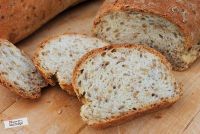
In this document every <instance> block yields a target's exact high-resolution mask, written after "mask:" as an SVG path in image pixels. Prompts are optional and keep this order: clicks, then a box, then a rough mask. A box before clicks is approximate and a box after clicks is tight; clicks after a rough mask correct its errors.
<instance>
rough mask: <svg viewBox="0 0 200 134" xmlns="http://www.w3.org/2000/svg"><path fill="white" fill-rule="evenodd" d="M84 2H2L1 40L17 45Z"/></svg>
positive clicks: (27, 0) (6, 0)
mask: <svg viewBox="0 0 200 134" xmlns="http://www.w3.org/2000/svg"><path fill="white" fill-rule="evenodd" d="M81 1H84V0H0V38H3V39H7V40H9V41H11V42H12V43H16V42H17V41H20V40H21V39H23V38H25V37H26V36H28V35H30V34H31V33H33V32H34V31H35V30H37V29H38V28H39V27H41V26H42V25H43V24H44V23H46V22H47V21H49V20H50V19H52V18H53V17H55V16H56V15H57V14H59V13H60V12H62V11H63V10H65V9H66V8H68V7H70V6H72V5H75V4H77V3H79V2H81Z"/></svg>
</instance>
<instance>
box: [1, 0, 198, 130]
mask: <svg viewBox="0 0 200 134" xmlns="http://www.w3.org/2000/svg"><path fill="white" fill-rule="evenodd" d="M101 4H102V1H101V0H99V1H98V0H97V1H90V2H87V3H84V4H81V5H80V6H77V7H75V8H71V9H70V10H67V11H65V12H63V13H62V14H60V15H59V16H58V17H56V18H55V19H54V20H52V21H51V22H49V23H48V24H47V25H45V26H44V27H42V28H41V29H40V30H38V31H37V32H35V33H34V34H33V35H32V36H30V37H29V38H27V39H26V40H24V41H22V42H20V43H18V44H17V46H18V47H19V48H20V49H22V50H24V51H25V52H26V53H27V54H28V55H29V56H30V57H32V56H33V55H34V51H35V49H36V47H37V46H38V45H39V43H40V42H41V41H43V40H45V39H46V38H48V37H51V36H55V35H58V34H62V33H66V32H67V33H69V32H76V33H86V34H88V35H91V26H92V22H93V18H94V16H95V14H96V12H97V10H98V8H99V7H100V5H101ZM174 74H175V76H176V78H177V80H178V81H179V82H182V83H183V84H184V95H183V97H182V98H181V100H180V101H178V102H177V103H176V104H175V105H173V106H172V107H170V108H168V109H165V110H162V111H159V112H155V113H151V114H148V115H145V116H143V117H139V118H137V119H135V120H133V121H130V122H127V123H125V124H122V125H119V126H116V127H111V128H108V129H104V130H96V129H93V128H90V127H88V126H87V125H86V124H85V123H84V122H83V121H82V120H81V118H80V116H79V112H80V106H81V104H80V102H78V100H77V99H76V98H75V97H70V96H69V95H67V93H66V92H64V91H62V90H61V89H60V88H59V87H58V86H56V87H48V88H46V89H44V90H43V91H42V97H41V98H40V99H38V100H36V101H31V100H26V99H22V98H19V97H17V96H16V95H15V94H12V93H11V92H10V91H9V90H7V89H5V88H3V87H0V94H1V97H0V113H1V114H0V119H1V125H0V134H1V133H2V134H12V133H19V134H36V133H37V134H65V133H67V134H76V133H80V134H94V133H95V134H160V133H162V134H171V133H175V134H176V133H187V134H190V133H193V134H198V133H200V127H199V122H200V97H199V96H200V59H199V60H198V61H197V62H196V63H195V64H194V65H193V66H192V67H191V68H190V69H189V70H187V71H185V72H174ZM21 117H27V118H28V121H29V125H28V126H24V127H18V128H12V129H4V126H3V122H2V121H3V120H7V119H15V118H21Z"/></svg>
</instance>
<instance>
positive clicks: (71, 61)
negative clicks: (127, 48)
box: [34, 34, 107, 95]
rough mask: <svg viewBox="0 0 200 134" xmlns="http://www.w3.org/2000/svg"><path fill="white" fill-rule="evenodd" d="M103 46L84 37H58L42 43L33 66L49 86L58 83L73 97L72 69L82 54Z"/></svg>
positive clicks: (67, 35)
mask: <svg viewBox="0 0 200 134" xmlns="http://www.w3.org/2000/svg"><path fill="white" fill-rule="evenodd" d="M105 45H107V43H105V42H103V41H101V40H99V39H97V38H93V37H88V36H85V35H79V34H64V35H60V36H58V37H55V38H52V39H50V40H48V41H46V42H44V43H42V45H41V48H40V49H39V51H38V52H37V54H36V57H35V60H34V61H35V65H36V67H37V68H38V69H39V70H40V72H41V73H42V74H43V76H44V77H45V78H46V80H47V82H48V83H49V84H51V85H55V83H56V82H58V83H59V85H60V86H61V88H62V89H64V90H66V91H67V92H68V93H69V94H72V95H73V94H74V95H75V93H74V91H73V88H72V85H71V76H72V71H73V67H74V66H75V64H76V62H77V61H78V59H79V58H80V57H81V56H82V55H83V54H85V53H86V52H88V51H90V50H92V49H94V48H99V47H103V46H105Z"/></svg>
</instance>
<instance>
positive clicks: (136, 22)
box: [94, 0, 200, 71]
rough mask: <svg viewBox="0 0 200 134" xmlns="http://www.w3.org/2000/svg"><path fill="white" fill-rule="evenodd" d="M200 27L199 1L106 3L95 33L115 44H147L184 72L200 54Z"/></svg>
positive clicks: (122, 0) (114, 0)
mask: <svg viewBox="0 0 200 134" xmlns="http://www.w3.org/2000/svg"><path fill="white" fill-rule="evenodd" d="M199 24H200V3H199V2H198V1H197V0H191V1H182V0H179V1H176V0H169V1H167V2H163V0H156V1H155V0H141V1H139V0H106V2H105V4H104V5H103V7H102V8H101V10H100V11H99V13H98V15H97V17H96V19H95V21H94V33H95V35H96V36H97V37H99V38H102V39H104V40H106V41H108V42H110V43H113V44H124V43H128V44H135V43H136V44H147V45H149V46H150V47H152V48H155V49H157V50H159V51H160V52H161V53H162V54H164V55H165V56H166V57H167V59H168V60H169V61H170V62H171V64H172V66H173V69H174V70H179V71H181V70H185V69H187V68H188V67H189V66H190V65H191V64H192V63H193V62H194V61H195V60H196V59H197V58H198V57H199V55H200V43H199V42H200V29H199V28H198V27H199Z"/></svg>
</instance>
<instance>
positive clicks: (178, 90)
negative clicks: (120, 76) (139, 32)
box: [72, 45, 182, 128]
mask: <svg viewBox="0 0 200 134" xmlns="http://www.w3.org/2000/svg"><path fill="white" fill-rule="evenodd" d="M118 48H128V49H131V48H133V49H134V48H136V49H139V50H142V51H148V52H150V53H152V54H154V55H156V56H158V57H159V58H160V59H161V62H162V63H163V64H164V65H166V67H167V68H168V69H169V71H170V72H171V75H173V74H172V69H171V65H170V63H169V62H168V61H167V60H166V58H165V57H164V56H163V55H162V54H160V53H159V52H158V51H156V50H154V49H152V48H149V47H147V46H143V45H110V46H106V47H103V48H98V49H94V50H92V51H90V52H88V53H87V54H85V55H84V56H83V57H82V58H81V59H80V60H79V61H78V62H77V64H76V66H75V68H74V71H73V77H72V85H73V87H74V91H75V93H76V95H77V96H78V98H79V100H80V101H81V102H82V103H83V104H85V103H87V101H86V100H85V98H83V96H82V95H81V94H80V93H79V88H78V86H77V85H76V83H77V77H78V75H79V74H80V70H81V69H80V68H81V67H82V66H83V65H84V64H85V62H86V61H87V60H88V59H90V58H92V57H94V56H96V55H97V54H99V53H102V52H104V51H108V50H111V49H118ZM176 93H177V94H178V95H177V96H176V97H174V98H172V99H168V100H163V101H161V102H158V104H154V105H152V106H147V107H146V108H143V109H140V110H138V111H130V112H127V113H125V114H123V115H120V116H117V117H114V118H112V119H109V120H106V121H105V122H99V123H96V124H90V125H91V126H92V127H95V128H105V127H109V126H114V125H117V124H121V123H123V122H125V121H129V120H131V119H133V118H136V117H138V116H140V115H143V114H145V113H149V112H151V111H157V110H159V109H162V108H165V107H168V106H170V105H172V104H174V103H175V102H176V101H177V100H178V99H179V98H180V97H181V96H182V87H181V86H179V85H177V87H176Z"/></svg>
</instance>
